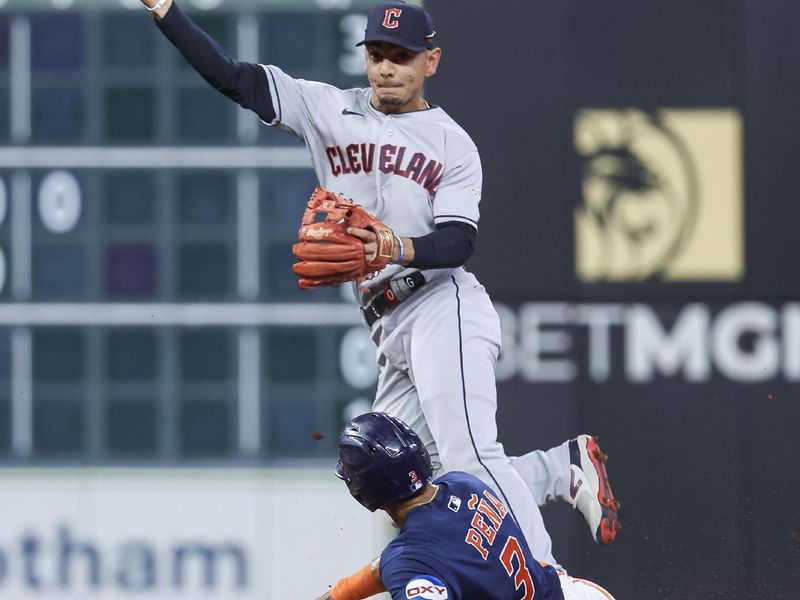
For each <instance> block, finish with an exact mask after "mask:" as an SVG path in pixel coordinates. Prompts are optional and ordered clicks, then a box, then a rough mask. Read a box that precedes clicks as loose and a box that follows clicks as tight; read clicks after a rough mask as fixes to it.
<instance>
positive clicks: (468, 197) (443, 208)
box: [433, 149, 483, 229]
mask: <svg viewBox="0 0 800 600" xmlns="http://www.w3.org/2000/svg"><path fill="white" fill-rule="evenodd" d="M482 185H483V171H482V169H481V159H480V156H479V155H478V151H477V149H474V150H470V151H468V152H467V153H466V154H463V155H462V156H460V157H459V158H457V159H456V160H454V161H452V162H450V161H448V164H447V168H446V170H445V172H444V174H443V175H442V180H441V182H440V183H439V187H438V188H437V190H436V195H435V196H434V199H433V220H434V223H436V224H437V225H439V224H441V223H445V222H447V221H456V222H459V223H466V224H467V225H472V226H473V227H474V228H476V229H477V228H478V220H479V218H480V212H479V210H478V204H479V203H480V201H481V186H482Z"/></svg>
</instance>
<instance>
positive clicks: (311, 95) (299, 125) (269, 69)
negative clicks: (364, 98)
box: [263, 65, 341, 139]
mask: <svg viewBox="0 0 800 600" xmlns="http://www.w3.org/2000/svg"><path fill="white" fill-rule="evenodd" d="M263 68H264V70H265V72H266V74H267V80H268V82H269V90H270V96H271V98H272V105H273V108H274V110H275V118H274V119H273V120H272V121H264V122H265V123H266V124H267V125H270V126H274V127H277V128H278V129H281V130H282V131H286V132H288V133H291V134H292V135H295V136H297V137H299V138H301V139H305V138H306V137H307V134H308V132H309V131H310V130H311V129H314V128H315V127H316V124H315V119H314V114H322V113H323V112H324V110H323V109H322V107H324V106H325V105H326V103H333V102H335V101H336V100H337V98H336V95H337V93H341V90H339V89H338V88H335V87H333V86H331V85H328V84H327V83H322V82H319V81H307V80H305V79H295V78H294V77H291V76H289V75H287V74H286V73H284V72H283V71H282V70H281V69H280V68H278V67H276V66H274V65H266V66H264V67H263ZM328 105H329V104H328Z"/></svg>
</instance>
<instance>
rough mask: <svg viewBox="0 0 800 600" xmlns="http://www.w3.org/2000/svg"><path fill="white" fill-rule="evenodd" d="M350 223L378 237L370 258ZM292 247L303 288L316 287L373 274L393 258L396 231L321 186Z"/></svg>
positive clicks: (297, 272)
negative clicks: (351, 231) (375, 249)
mask: <svg viewBox="0 0 800 600" xmlns="http://www.w3.org/2000/svg"><path fill="white" fill-rule="evenodd" d="M349 227H356V228H359V229H368V230H370V231H372V232H373V233H374V234H375V236H376V237H377V252H376V254H375V257H374V258H372V259H371V260H369V261H368V260H367V257H366V254H365V250H364V245H365V244H364V242H363V241H362V240H360V239H359V238H357V237H356V236H354V235H350V234H349V233H347V229H348V228H349ZM298 236H299V237H300V242H299V243H297V244H295V245H294V246H293V247H292V254H294V256H295V258H297V260H298V262H296V263H295V264H294V265H293V266H292V270H293V271H294V272H295V275H298V276H299V277H300V281H299V285H300V287H301V288H305V289H313V288H317V287H322V286H326V285H338V284H340V283H344V282H347V281H357V280H363V279H367V278H369V277H370V276H371V275H372V274H374V273H375V272H377V271H380V270H381V269H383V268H384V267H385V266H386V265H387V264H389V262H390V261H391V259H392V254H393V252H394V244H395V238H394V232H393V231H392V230H391V229H390V228H389V227H388V226H387V225H385V224H383V223H381V222H380V221H379V220H378V219H376V218H375V217H373V216H372V215H371V214H369V213H368V212H367V211H365V210H364V209H363V208H362V207H361V206H360V205H358V204H354V203H353V202H351V201H350V200H347V199H345V198H344V197H342V196H337V195H336V194H334V193H333V192H329V191H327V190H324V189H322V188H320V187H318V188H317V189H315V190H314V193H313V194H312V195H311V199H310V200H309V201H308V204H307V205H306V211H305V213H304V214H303V220H302V222H301V224H300V231H299V232H298Z"/></svg>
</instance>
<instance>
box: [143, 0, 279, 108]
mask: <svg viewBox="0 0 800 600" xmlns="http://www.w3.org/2000/svg"><path fill="white" fill-rule="evenodd" d="M157 25H158V28H159V29H160V30H161V32H162V33H163V34H164V35H165V36H166V37H167V39H168V40H169V41H170V42H172V44H173V45H174V46H175V47H176V48H177V49H178V50H179V51H180V53H181V54H182V55H183V57H184V58H185V59H186V60H187V61H188V63H189V64H190V65H192V67H194V69H195V70H196V71H197V72H198V73H200V75H202V76H203V79H205V80H206V81H207V82H208V83H210V84H211V85H212V86H213V87H214V89H216V90H217V91H219V92H221V93H223V94H225V95H226V96H227V97H228V98H230V99H231V100H233V101H234V102H237V103H238V104H240V105H241V106H243V107H244V108H248V109H250V110H252V111H253V112H255V113H256V114H257V115H258V116H259V117H260V118H261V119H262V120H263V121H264V122H266V123H271V122H272V121H273V120H275V109H274V107H273V106H272V97H271V95H270V91H269V82H268V81H267V74H266V72H265V71H264V69H263V67H261V66H259V65H254V64H251V63H247V62H241V61H237V60H234V59H232V58H231V57H230V56H228V54H227V52H225V50H223V49H222V47H221V46H220V45H219V44H217V42H215V41H214V40H213V39H211V38H210V37H209V36H208V34H207V33H206V32H205V31H203V30H202V29H200V28H199V27H198V26H197V25H195V24H194V23H193V22H192V21H191V19H189V17H188V16H186V13H184V12H183V11H182V10H181V8H180V6H178V5H177V3H175V2H173V3H172V6H171V7H170V9H169V10H168V11H167V14H166V15H164V18H163V19H161V20H160V21H158V22H157Z"/></svg>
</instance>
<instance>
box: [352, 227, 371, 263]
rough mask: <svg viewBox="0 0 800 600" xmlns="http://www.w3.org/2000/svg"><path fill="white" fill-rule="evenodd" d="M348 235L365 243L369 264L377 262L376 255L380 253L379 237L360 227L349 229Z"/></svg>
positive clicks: (365, 254) (365, 253) (365, 252)
mask: <svg viewBox="0 0 800 600" xmlns="http://www.w3.org/2000/svg"><path fill="white" fill-rule="evenodd" d="M347 233H349V234H350V235H354V236H355V237H357V238H358V239H360V240H361V241H362V242H364V256H365V258H366V259H367V262H372V261H373V260H375V255H376V254H377V253H378V237H377V236H376V235H375V234H374V233H373V232H371V231H370V230H369V229H359V228H358V227H349V228H348V229H347Z"/></svg>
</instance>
